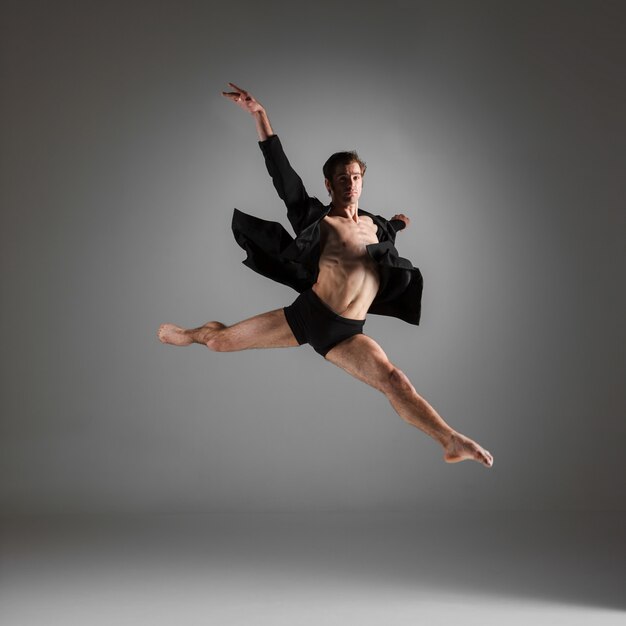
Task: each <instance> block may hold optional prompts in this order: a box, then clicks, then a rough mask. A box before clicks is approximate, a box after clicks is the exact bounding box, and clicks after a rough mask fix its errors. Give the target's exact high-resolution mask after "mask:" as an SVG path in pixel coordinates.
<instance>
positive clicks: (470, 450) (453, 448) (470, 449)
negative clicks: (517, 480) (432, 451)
mask: <svg viewBox="0 0 626 626" xmlns="http://www.w3.org/2000/svg"><path fill="white" fill-rule="evenodd" d="M444 450H445V453H444V456H443V458H444V460H445V461H446V462H447V463H458V462H459V461H478V462H479V463H482V464H483V465H485V466H486V467H491V466H492V465H493V457H492V456H491V454H490V453H489V452H487V450H485V449H484V448H482V447H481V446H479V445H478V444H477V443H476V442H475V441H472V440H471V439H470V438H469V437H466V436H465V435H461V434H460V433H454V434H453V435H452V436H451V437H450V441H448V443H447V444H446V445H445V446H444Z"/></svg>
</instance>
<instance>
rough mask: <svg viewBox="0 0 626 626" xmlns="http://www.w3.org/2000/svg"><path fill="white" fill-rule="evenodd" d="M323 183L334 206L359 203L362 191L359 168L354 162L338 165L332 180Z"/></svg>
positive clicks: (361, 178)
mask: <svg viewBox="0 0 626 626" xmlns="http://www.w3.org/2000/svg"><path fill="white" fill-rule="evenodd" d="M325 183H326V189H328V192H329V193H330V197H331V200H332V202H333V204H334V205H341V206H345V205H348V204H354V203H355V202H358V201H359V198H360V197H361V191H363V176H362V174H361V166H360V165H359V164H358V163H357V162H356V161H354V162H352V163H348V165H339V166H337V168H336V169H335V173H334V174H333V178H332V180H328V179H326V180H325Z"/></svg>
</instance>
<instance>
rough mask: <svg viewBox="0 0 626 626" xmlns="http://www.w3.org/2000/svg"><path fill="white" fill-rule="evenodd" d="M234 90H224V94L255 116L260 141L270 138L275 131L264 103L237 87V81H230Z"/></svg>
mask: <svg viewBox="0 0 626 626" xmlns="http://www.w3.org/2000/svg"><path fill="white" fill-rule="evenodd" d="M228 84H229V85H230V86H231V87H232V89H234V91H222V95H223V96H224V97H226V98H228V99H229V100H231V101H232V102H234V103H235V104H236V105H237V106H238V107H239V108H241V109H243V110H244V111H247V112H248V113H250V115H252V117H253V118H254V123H255V124H256V131H257V133H258V135H259V140H260V141H265V140H266V139H269V138H270V137H271V136H272V135H273V134H274V131H273V130H272V126H271V125H270V120H269V118H268V117H267V113H266V112H265V108H264V107H263V105H262V104H261V103H260V102H259V101H258V100H256V99H255V98H254V96H251V95H250V94H249V93H248V92H247V91H246V90H245V89H242V88H241V87H237V85H235V83H228Z"/></svg>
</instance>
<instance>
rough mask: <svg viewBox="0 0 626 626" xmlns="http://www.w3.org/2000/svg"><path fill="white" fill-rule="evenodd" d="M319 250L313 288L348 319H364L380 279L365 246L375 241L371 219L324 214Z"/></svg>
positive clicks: (328, 304) (324, 300) (332, 307)
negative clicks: (315, 280)
mask: <svg viewBox="0 0 626 626" xmlns="http://www.w3.org/2000/svg"><path fill="white" fill-rule="evenodd" d="M321 228H322V233H321V235H322V236H321V245H322V253H321V256H320V261H319V273H318V276H317V282H316V283H315V284H314V285H313V291H314V292H315V293H316V295H317V296H318V297H319V298H320V299H321V300H322V301H323V302H324V303H325V304H326V306H328V308H330V309H331V310H332V311H334V312H335V313H337V314H338V315H341V316H342V317H346V318H348V319H356V320H362V319H365V316H366V315H367V311H368V310H369V308H370V305H371V304H372V302H373V301H374V298H375V297H376V294H377V293H378V287H379V285H380V278H379V276H378V268H377V266H376V263H375V262H374V261H373V260H372V258H371V257H370V256H369V254H368V253H367V249H366V246H367V245H368V244H371V243H378V239H377V238H376V227H375V226H374V224H373V222H372V220H371V219H370V218H367V217H361V218H360V220H359V222H358V223H356V222H354V221H352V220H350V219H348V218H342V217H326V218H325V219H324V220H323V222H322V224H321Z"/></svg>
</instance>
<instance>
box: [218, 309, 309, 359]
mask: <svg viewBox="0 0 626 626" xmlns="http://www.w3.org/2000/svg"><path fill="white" fill-rule="evenodd" d="M220 341H222V342H224V343H227V344H228V345H229V347H230V349H232V350H249V349H251V348H290V347H295V346H297V345H299V344H298V341H297V340H296V338H295V337H294V335H293V332H292V331H291V328H290V327H289V324H288V323H287V318H286V317H285V312H284V311H283V309H276V310H274V311H268V312H267V313H261V314H260V315H255V316H254V317H250V318H248V319H246V320H243V321H242V322H238V323H237V324H233V325H232V326H228V327H227V328H226V329H224V331H223V332H222V337H221V338H220Z"/></svg>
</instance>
